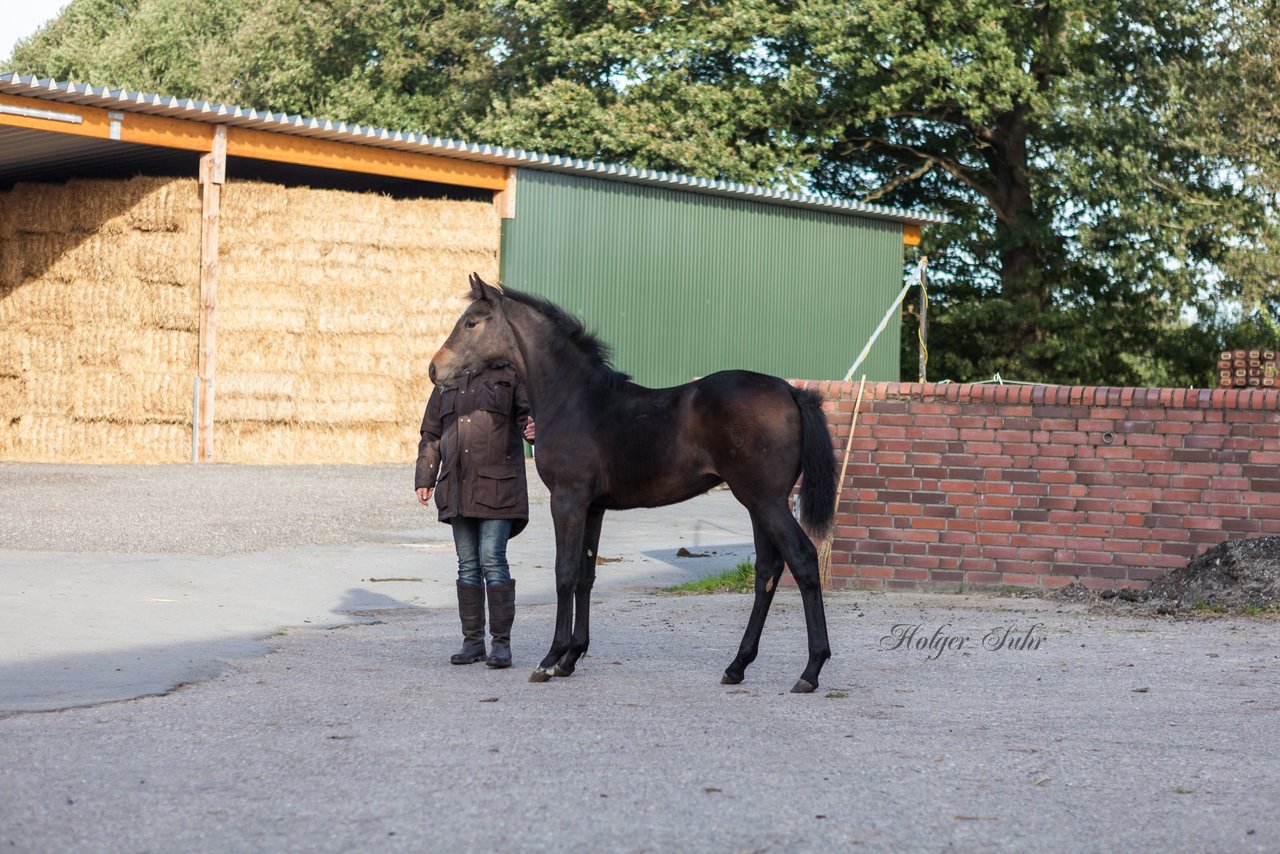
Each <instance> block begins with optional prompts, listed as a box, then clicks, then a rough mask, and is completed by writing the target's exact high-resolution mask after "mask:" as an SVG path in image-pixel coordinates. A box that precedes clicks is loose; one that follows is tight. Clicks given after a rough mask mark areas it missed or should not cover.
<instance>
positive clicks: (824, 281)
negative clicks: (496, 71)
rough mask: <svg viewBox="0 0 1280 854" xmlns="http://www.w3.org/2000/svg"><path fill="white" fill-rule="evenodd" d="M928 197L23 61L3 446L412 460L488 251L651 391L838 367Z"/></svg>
mask: <svg viewBox="0 0 1280 854" xmlns="http://www.w3.org/2000/svg"><path fill="white" fill-rule="evenodd" d="M933 221H936V220H934V219H933V218H932V217H930V216H929V215H927V214H923V213H920V212H912V211H902V210H896V209H891V208H884V207H880V206H874V205H863V204H858V203H854V202H849V201H843V200H835V199H826V198H816V197H810V196H804V195H798V194H793V193H785V192H778V191H772V190H767V189H762V188H757V187H748V186H742V185H737V184H730V183H726V182H719V181H710V180H702V179H695V178H689V177H686V176H680V175H672V174H667V173H654V172H647V171H643V170H635V169H630V168H625V167H618V166H610V165H606V164H600V163H593V162H584V161H576V160H568V159H564V158H559V157H550V156H545V155H538V154H533V153H529V152H524V151H517V150H511V149H501V148H493V147H489V146H480V145H474V144H468V143H461V142H456V141H452V140H444V139H439V138H435V137H429V136H422V135H417V134H411V133H402V132H394V131H388V130H382V129H374V128H366V127H356V126H349V125H344V124H339V123H332V122H327V121H324V120H319V119H309V118H303V117H297V116H286V115H279V114H271V113H261V112H257V111H254V110H250V109H241V108H235V107H226V106H222V105H216V104H209V103H203V102H192V101H188V100H181V99H176V98H168V97H163V96H158V95H147V94H139V93H132V92H125V91H121V90H116V89H109V88H95V87H89V86H82V85H79V84H74V83H61V82H57V81H49V80H38V79H34V78H29V77H21V76H18V75H14V74H0V460H35V461H61V462H70V461H76V462H103V463H108V462H110V463H118V462H140V463H162V462H181V461H186V460H204V461H209V460H218V461H226V462H256V463H266V462H286V463H320V462H345V463H367V462H384V461H403V460H406V459H409V458H411V457H412V455H413V453H414V447H415V444H416V441H417V422H418V419H419V418H420V416H421V411H422V406H423V404H424V402H425V400H426V398H427V396H428V395H429V393H430V390H431V388H430V382H429V380H428V378H427V373H426V367H427V363H428V361H429V360H430V357H431V355H432V353H434V352H435V350H436V349H437V348H438V347H439V345H440V343H441V342H442V341H443V340H444V337H445V336H446V335H447V333H448V331H449V329H450V328H451V327H452V324H453V321H454V319H455V318H456V317H457V315H458V313H459V312H460V311H461V309H462V307H463V305H464V302H463V294H464V292H465V283H466V277H467V274H468V273H470V272H472V271H478V272H479V273H480V274H481V275H483V276H486V277H489V278H491V279H499V278H500V279H502V280H503V281H505V282H508V283H510V284H512V285H514V286H517V287H521V288H524V289H526V290H530V291H533V292H535V293H540V294H543V295H545V296H548V297H550V298H552V299H554V300H556V301H558V302H560V303H562V304H563V305H565V306H566V307H568V308H570V309H571V310H573V311H575V312H577V313H578V314H580V315H581V316H583V317H584V319H586V320H587V321H588V322H589V323H590V324H591V325H592V326H594V327H595V328H596V329H597V330H598V331H599V333H600V335H601V337H603V338H604V339H605V340H607V341H610V342H611V343H613V344H614V345H615V361H616V363H617V364H618V366H619V367H620V368H622V369H623V370H627V371H628V372H630V373H631V374H632V375H633V376H634V377H635V378H636V379H637V380H638V381H640V382H644V383H646V384H649V385H664V384H670V383H675V382H682V381H684V380H687V379H688V378H689V377H691V376H694V375H698V374H705V373H709V372H710V371H713V370H716V369H718V368H723V367H745V368H752V369H756V370H762V371H767V372H769V373H774V374H780V375H784V376H792V377H804V378H814V379H830V378H835V377H838V376H841V375H843V372H844V370H845V368H847V366H848V363H849V361H850V359H851V356H852V354H856V352H857V351H858V349H859V348H860V347H861V346H862V344H863V343H864V342H865V341H866V340H867V337H868V336H869V334H870V332H871V330H872V329H873V327H874V326H875V324H876V322H877V321H878V320H879V317H880V315H881V313H882V312H883V310H884V307H885V306H887V305H888V304H889V303H890V302H891V300H892V299H893V297H894V295H895V294H896V292H897V290H898V288H899V287H900V285H901V281H902V261H903V246H904V244H911V243H914V242H917V241H918V239H919V233H920V228H921V226H922V225H925V224H927V223H929V222H933ZM897 354H898V341H897V337H896V330H895V329H890V330H889V332H888V333H886V335H884V336H883V337H882V339H881V340H880V341H879V343H878V344H877V345H876V347H875V348H874V349H873V351H872V354H871V357H870V358H869V359H868V361H867V363H866V364H867V366H868V372H869V374H871V375H872V377H873V378H878V379H894V378H896V376H897Z"/></svg>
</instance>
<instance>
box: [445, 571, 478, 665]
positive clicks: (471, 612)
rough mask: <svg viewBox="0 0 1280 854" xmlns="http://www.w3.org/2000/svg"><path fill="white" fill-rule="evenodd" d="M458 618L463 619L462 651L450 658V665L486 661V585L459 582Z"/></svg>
mask: <svg viewBox="0 0 1280 854" xmlns="http://www.w3.org/2000/svg"><path fill="white" fill-rule="evenodd" d="M458 616H460V617H461V618H462V649H460V650H458V651H457V652H455V653H454V654H453V655H451V656H449V663H450V664H475V663H476V662H477V661H484V657H485V656H484V584H463V583H462V582H461V581H459V582H458Z"/></svg>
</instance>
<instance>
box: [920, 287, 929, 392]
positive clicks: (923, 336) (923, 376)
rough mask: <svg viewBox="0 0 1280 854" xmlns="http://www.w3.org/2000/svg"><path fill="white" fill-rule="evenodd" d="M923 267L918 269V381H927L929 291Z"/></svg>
mask: <svg viewBox="0 0 1280 854" xmlns="http://www.w3.org/2000/svg"><path fill="white" fill-rule="evenodd" d="M924 275H925V271H924V268H921V270H920V333H919V334H920V382H922V383H923V382H928V379H927V378H928V374H929V371H928V366H929V292H928V291H927V290H925V282H924Z"/></svg>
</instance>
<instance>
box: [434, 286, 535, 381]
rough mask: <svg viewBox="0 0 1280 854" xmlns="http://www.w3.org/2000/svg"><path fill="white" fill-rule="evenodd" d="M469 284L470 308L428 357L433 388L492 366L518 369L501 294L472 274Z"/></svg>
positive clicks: (515, 352)
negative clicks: (502, 365)
mask: <svg viewBox="0 0 1280 854" xmlns="http://www.w3.org/2000/svg"><path fill="white" fill-rule="evenodd" d="M469 281H470V283H471V305H469V306H467V310H466V311H464V312H463V313H462V316H461V317H459V318H458V322H457V323H456V324H454V327H453V331H452V332H450V333H449V337H448V338H447V339H445V342H444V344H443V345H442V346H441V347H440V350H439V351H438V352H437V353H436V354H435V356H433V357H432V358H431V367H430V369H429V370H428V373H429V374H430V376H431V381H432V382H433V383H435V384H436V385H443V386H450V385H454V384H456V383H457V382H458V379H459V378H460V377H461V376H462V375H463V374H464V373H466V372H467V371H478V370H480V369H481V368H485V367H489V366H492V365H501V364H508V365H516V366H517V368H518V367H519V363H520V351H519V349H518V348H517V347H516V340H515V336H514V335H512V333H511V326H510V325H509V324H508V323H507V319H506V316H505V315H504V313H503V312H504V302H505V298H504V297H503V294H502V291H501V290H499V289H498V288H495V287H493V286H492V285H490V284H488V283H487V282H485V281H484V280H483V279H481V278H480V277H479V276H478V275H476V274H475V273H472V274H471V278H470V279H469Z"/></svg>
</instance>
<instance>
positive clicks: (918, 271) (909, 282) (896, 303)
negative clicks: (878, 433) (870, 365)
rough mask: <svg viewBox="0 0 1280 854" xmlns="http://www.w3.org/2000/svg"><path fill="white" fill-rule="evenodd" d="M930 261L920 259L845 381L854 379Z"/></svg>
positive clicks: (845, 376) (851, 367)
mask: <svg viewBox="0 0 1280 854" xmlns="http://www.w3.org/2000/svg"><path fill="white" fill-rule="evenodd" d="M928 263H929V259H928V257H924V258H921V259H920V263H919V264H917V265H916V271H915V273H914V274H913V275H912V276H911V278H910V279H908V280H907V283H906V284H905V285H903V286H902V290H901V291H899V292H898V298H897V299H895V300H894V301H893V304H892V305H890V306H889V310H888V311H886V312H885V313H884V317H883V318H881V320H880V325H879V326H877V327H876V331H875V332H872V333H871V340H869V341H868V342H867V346H865V347H863V348H862V352H861V353H859V354H858V358H857V359H856V360H855V361H854V363H853V364H852V365H851V366H850V367H849V370H848V372H847V373H846V374H845V375H844V381H845V382H849V381H850V380H852V379H853V374H854V372H855V371H857V370H858V367H859V366H860V365H861V364H862V362H863V360H864V359H866V358H867V354H868V353H870V352H871V345H873V344H875V343H876V339H877V338H879V337H880V333H881V332H884V328H885V327H886V326H888V325H889V318H891V317H893V313H894V312H895V311H897V309H898V306H900V305H902V300H903V298H904V297H906V295H907V291H909V290H911V286H912V285H915V284H917V283H919V282H920V281H921V278H920V277H921V276H923V275H924V268H925V265H926V264H928Z"/></svg>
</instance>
